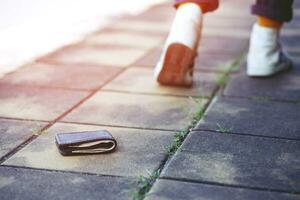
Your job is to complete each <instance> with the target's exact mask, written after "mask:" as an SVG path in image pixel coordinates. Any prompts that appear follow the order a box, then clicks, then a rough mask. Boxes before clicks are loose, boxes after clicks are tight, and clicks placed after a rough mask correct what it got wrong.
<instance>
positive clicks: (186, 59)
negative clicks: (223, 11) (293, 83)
mask: <svg viewBox="0 0 300 200" xmlns="http://www.w3.org/2000/svg"><path fill="white" fill-rule="evenodd" d="M292 5H293V0H256V3H255V4H254V5H253V6H252V7H251V12H252V14H254V15H257V21H256V23H255V24H254V25H253V28H252V33H251V38H250V47H249V52H248V57H247V74H248V75H249V76H251V77H268V76H272V75H274V74H276V73H279V72H282V71H285V70H287V69H289V68H291V66H292V61H291V60H290V59H289V57H288V56H287V55H286V53H284V52H283V50H282V47H281V44H280V40H279V36H280V29H281V28H282V25H283V24H284V23H285V22H289V21H290V20H291V19H292V16H293V10H292ZM218 6H219V1H218V0H175V8H176V9H177V11H176V15H175V18H174V21H173V24H172V27H171V30H170V33H169V35H168V38H167V40H166V42H165V47H164V50H163V53H162V55H161V58H160V60H159V62H158V64H157V66H156V67H155V71H154V76H155V78H156V80H157V81H158V82H159V83H160V84H162V85H171V86H191V85H192V83H193V65H194V60H195V57H196V56H197V48H198V44H199V41H200V39H201V31H202V20H203V15H204V14H205V13H208V12H212V11H215V10H216V9H217V8H218Z"/></svg>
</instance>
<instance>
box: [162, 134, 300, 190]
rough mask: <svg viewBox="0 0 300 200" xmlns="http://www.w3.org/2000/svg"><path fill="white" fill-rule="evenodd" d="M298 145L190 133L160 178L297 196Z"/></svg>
mask: <svg viewBox="0 0 300 200" xmlns="http://www.w3.org/2000/svg"><path fill="white" fill-rule="evenodd" d="M299 166H300V141H295V140H283V139H274V138H262V137H253V136H242V135H231V134H221V133H216V132H193V133H191V134H190V135H189V136H188V138H187V139H186V141H185V142H184V144H183V146H182V150H181V151H180V152H179V153H177V154H176V155H175V157H174V158H173V159H172V160H171V161H170V163H169V164H168V166H167V167H166V168H165V170H164V171H163V174H162V177H172V178H179V179H189V180H194V181H204V182H210V183H220V184H228V185H235V186H244V187H251V188H261V189H273V190H280V191H287V192H297V193H299V192H300V182H299V178H300V167H299Z"/></svg>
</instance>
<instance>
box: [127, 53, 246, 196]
mask: <svg viewBox="0 0 300 200" xmlns="http://www.w3.org/2000/svg"><path fill="white" fill-rule="evenodd" d="M243 57H244V54H242V55H240V56H239V57H238V58H237V59H236V60H235V61H233V62H231V63H228V65H229V70H228V71H227V72H226V73H224V74H222V76H220V78H219V79H218V84H219V85H220V86H225V85H226V83H227V82H228V80H229V74H230V72H231V71H232V70H236V69H238V68H239V66H240V63H241V60H242V59H243ZM211 98H213V97H211ZM190 99H191V100H192V101H191V102H192V103H193V106H191V107H192V108H193V110H192V111H193V112H190V111H191V109H188V110H187V109H186V107H184V108H183V109H184V110H186V111H187V112H188V115H189V116H190V118H191V123H190V125H189V126H188V127H186V128H185V129H183V130H181V131H178V132H177V133H176V134H175V136H174V138H173V140H172V142H171V144H170V145H168V146H166V147H165V151H166V154H167V155H168V157H167V158H166V160H168V159H170V157H171V156H172V155H173V154H174V153H175V152H176V151H177V150H178V149H179V148H180V146H181V144H182V143H183V141H184V140H185V138H186V137H187V135H188V134H189V132H190V131H191V130H192V128H194V127H195V126H196V124H197V123H198V122H199V121H200V119H201V118H202V117H203V115H204V111H205V107H204V106H203V102H202V101H203V99H198V98H190ZM218 131H219V132H222V133H225V132H229V131H231V128H230V129H226V128H224V127H222V126H220V125H219V124H218ZM160 172H161V169H158V170H156V171H154V172H153V173H149V176H148V177H145V176H139V177H138V178H137V181H136V183H135V189H134V191H132V192H131V193H130V196H131V197H132V199H133V200H142V199H144V198H145V197H146V195H147V193H148V192H149V191H150V189H151V188H152V186H153V184H154V183H155V181H156V179H158V178H159V176H160Z"/></svg>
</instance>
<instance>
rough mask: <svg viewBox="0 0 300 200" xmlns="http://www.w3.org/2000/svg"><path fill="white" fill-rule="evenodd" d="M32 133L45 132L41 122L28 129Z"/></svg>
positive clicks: (36, 134) (40, 133) (39, 133)
mask: <svg viewBox="0 0 300 200" xmlns="http://www.w3.org/2000/svg"><path fill="white" fill-rule="evenodd" d="M30 131H31V133H32V135H35V136H39V135H42V134H45V133H46V131H43V126H42V125H41V124H37V125H36V127H34V128H32V129H30Z"/></svg>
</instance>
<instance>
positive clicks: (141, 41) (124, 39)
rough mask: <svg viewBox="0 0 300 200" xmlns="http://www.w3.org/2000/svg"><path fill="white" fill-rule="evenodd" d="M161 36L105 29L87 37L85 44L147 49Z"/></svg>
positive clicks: (159, 39)
mask: <svg viewBox="0 0 300 200" xmlns="http://www.w3.org/2000/svg"><path fill="white" fill-rule="evenodd" d="M162 40H163V37H162V36H158V35H151V36H150V35H146V34H144V35H141V34H138V33H135V32H124V31H123V32H121V31H106V32H100V33H98V34H97V33H96V34H93V35H90V36H89V37H87V38H86V39H85V40H84V41H83V43H85V44H86V45H116V46H129V47H134V48H141V49H146V50H149V49H151V48H154V47H156V46H158V45H160V44H161V43H162Z"/></svg>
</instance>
